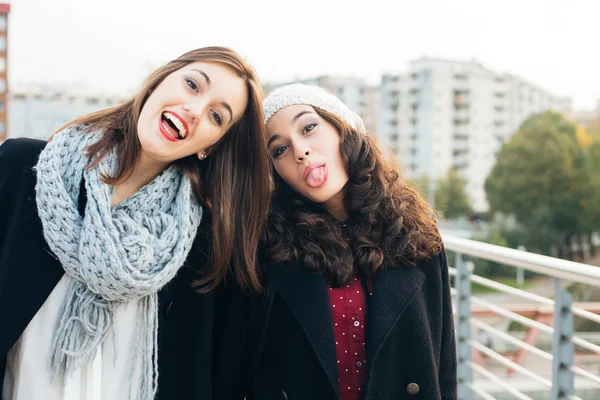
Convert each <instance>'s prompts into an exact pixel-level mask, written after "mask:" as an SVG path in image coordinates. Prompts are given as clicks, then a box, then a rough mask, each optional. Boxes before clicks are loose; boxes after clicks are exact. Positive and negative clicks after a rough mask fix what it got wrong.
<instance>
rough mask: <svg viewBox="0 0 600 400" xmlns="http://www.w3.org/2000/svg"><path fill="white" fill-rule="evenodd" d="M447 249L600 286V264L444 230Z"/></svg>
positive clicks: (443, 236)
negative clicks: (522, 248)
mask: <svg viewBox="0 0 600 400" xmlns="http://www.w3.org/2000/svg"><path fill="white" fill-rule="evenodd" d="M442 239H443V241H444V246H445V247H446V249H447V250H451V251H455V252H458V253H461V254H466V255H470V256H473V257H479V258H482V259H485V260H489V261H496V262H498V263H501V264H505V265H509V266H512V267H519V268H523V269H526V270H529V271H533V272H538V273H541V274H544V275H548V276H553V277H555V278H561V279H564V280H567V281H571V282H579V283H583V284H585V285H590V286H596V287H600V268H597V267H594V266H591V265H587V264H582V263H578V262H573V261H567V260H561V259H558V258H554V257H548V256H543V255H541V254H534V253H528V252H526V251H521V250H515V249H510V248H507V247H502V246H496V245H493V244H489V243H483V242H478V241H475V240H469V239H463V238H459V237H456V236H451V235H444V234H442Z"/></svg>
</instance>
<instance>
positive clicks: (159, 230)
mask: <svg viewBox="0 0 600 400" xmlns="http://www.w3.org/2000/svg"><path fill="white" fill-rule="evenodd" d="M100 135H101V132H89V133H88V132H86V131H84V127H82V126H79V127H72V128H68V129H66V130H64V131H62V132H60V133H59V134H58V135H56V136H55V137H54V139H53V140H52V141H50V142H49V143H48V145H47V146H46V148H45V149H44V150H43V151H42V153H41V155H40V158H39V161H38V164H37V166H36V170H37V185H36V201H37V207H38V213H39V216H40V219H41V221H42V225H43V230H44V237H45V239H46V242H47V243H48V245H49V246H50V249H51V250H52V252H53V253H54V255H55V256H56V258H57V259H58V260H59V261H60V263H61V264H62V267H63V268H64V270H65V273H66V274H67V275H69V276H70V277H71V278H73V279H72V283H71V286H70V287H69V290H68V294H67V296H66V297H65V299H64V302H63V304H62V306H61V309H60V312H59V319H58V324H57V328H56V332H55V335H54V338H53V343H52V351H53V352H52V354H51V360H50V368H51V371H52V374H53V376H54V377H57V376H62V377H63V378H64V379H66V377H68V376H69V374H70V373H71V372H73V371H76V370H78V369H79V368H81V367H82V366H84V365H85V364H86V363H88V362H90V361H91V360H92V359H93V358H94V356H95V354H96V351H97V350H98V349H99V347H100V346H101V344H102V342H103V341H104V339H105V338H106V336H107V334H108V332H109V330H110V328H111V325H112V321H113V315H114V311H115V309H116V307H118V306H119V305H121V304H124V303H127V302H128V301H130V300H134V299H139V311H138V317H137V321H132V323H135V324H136V332H137V333H136V335H137V340H136V342H135V343H132V346H135V351H134V354H135V355H134V357H133V359H132V360H131V362H132V365H131V374H130V377H129V379H130V389H129V394H130V396H131V393H132V390H134V391H135V398H136V399H137V400H151V399H153V398H154V396H155V394H156V391H157V382H158V363H157V358H158V357H157V351H158V348H157V347H158V345H157V336H158V335H157V333H158V296H157V292H158V291H159V290H160V289H161V288H162V287H163V286H164V285H165V284H167V283H168V282H169V281H170V280H171V279H172V278H173V277H174V276H175V274H176V273H177V271H178V270H179V268H180V267H181V266H182V265H183V263H184V261H185V259H186V257H187V255H188V253H189V251H190V248H191V247H192V243H193V241H194V237H195V235H196V231H197V228H198V225H199V224H200V219H201V217H202V208H201V207H200V206H199V204H198V202H197V200H196V198H195V195H194V193H193V191H192V187H191V184H190V181H189V180H188V179H187V178H186V177H185V176H184V175H183V174H182V173H181V172H179V170H178V169H177V168H176V167H174V166H170V167H169V168H167V169H166V170H164V171H163V172H162V173H161V174H160V175H159V176H157V177H156V178H155V179H154V180H153V181H152V182H150V183H149V184H147V185H146V186H144V187H143V188H142V189H141V190H140V191H138V192H137V193H135V194H134V195H132V196H131V197H129V198H127V199H126V200H124V201H122V202H121V203H119V204H118V205H117V206H115V207H111V199H112V193H113V190H112V186H110V185H107V184H104V183H103V182H102V181H101V173H105V174H108V175H109V176H114V175H113V174H114V173H115V172H116V168H117V163H118V156H117V150H116V149H113V150H112V151H111V152H110V153H109V154H108V155H107V156H105V157H104V158H103V159H102V160H101V161H100V163H99V164H98V165H97V166H96V167H94V168H91V169H88V168H87V167H88V164H89V159H88V157H87V156H86V148H87V147H88V146H90V145H91V144H93V143H95V142H96V141H97V140H98V139H99V138H100ZM82 179H84V180H85V188H86V192H87V193H86V194H87V204H86V207H85V213H84V215H83V217H82V216H81V215H80V213H79V211H78V207H77V205H78V199H79V192H80V186H81V180H82ZM138 361H139V363H140V364H139V365H140V366H141V370H140V379H139V381H138V382H132V380H133V371H134V369H135V366H136V365H137V363H138ZM134 386H135V387H134Z"/></svg>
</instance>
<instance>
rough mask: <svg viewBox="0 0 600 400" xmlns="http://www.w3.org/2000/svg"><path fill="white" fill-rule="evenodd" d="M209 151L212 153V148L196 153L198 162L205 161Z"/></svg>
mask: <svg viewBox="0 0 600 400" xmlns="http://www.w3.org/2000/svg"><path fill="white" fill-rule="evenodd" d="M211 151H212V147H209V148H207V149H205V150H202V151H200V152H198V159H199V160H200V161H203V160H206V158H207V157H208V156H209V155H210V153H211Z"/></svg>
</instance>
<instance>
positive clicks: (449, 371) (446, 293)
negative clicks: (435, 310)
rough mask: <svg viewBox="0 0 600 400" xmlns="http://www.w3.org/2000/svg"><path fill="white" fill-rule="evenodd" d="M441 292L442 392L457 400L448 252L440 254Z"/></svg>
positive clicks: (447, 399) (445, 398)
mask: <svg viewBox="0 0 600 400" xmlns="http://www.w3.org/2000/svg"><path fill="white" fill-rule="evenodd" d="M440 268H441V284H442V287H441V292H442V312H443V314H444V315H443V317H442V320H443V325H442V343H441V347H440V348H441V354H440V371H439V380H440V392H441V394H442V398H443V399H444V400H456V399H457V398H458V394H457V370H456V363H457V360H456V339H455V334H454V317H453V315H452V297H451V295H450V280H449V278H448V260H447V257H446V250H445V249H442V253H441V254H440Z"/></svg>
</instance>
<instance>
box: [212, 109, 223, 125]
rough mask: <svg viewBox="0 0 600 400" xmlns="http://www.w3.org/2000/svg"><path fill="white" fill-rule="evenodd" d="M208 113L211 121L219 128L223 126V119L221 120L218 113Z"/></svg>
mask: <svg viewBox="0 0 600 400" xmlns="http://www.w3.org/2000/svg"><path fill="white" fill-rule="evenodd" d="M210 113H211V114H212V117H213V119H214V120H215V122H216V123H217V124H218V125H219V126H221V125H223V119H222V118H221V116H220V115H219V113H217V112H216V111H212V110H211V111H210Z"/></svg>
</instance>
